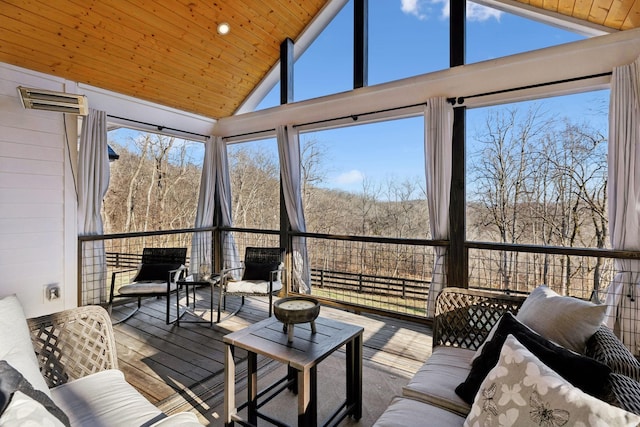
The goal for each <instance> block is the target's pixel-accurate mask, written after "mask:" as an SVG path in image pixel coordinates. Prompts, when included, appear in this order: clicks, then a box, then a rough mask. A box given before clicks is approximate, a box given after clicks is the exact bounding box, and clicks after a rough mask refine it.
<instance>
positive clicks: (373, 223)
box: [300, 117, 429, 238]
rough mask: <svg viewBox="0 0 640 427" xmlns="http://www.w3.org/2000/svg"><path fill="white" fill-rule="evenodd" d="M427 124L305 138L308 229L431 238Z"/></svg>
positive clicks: (399, 123) (410, 122)
mask: <svg viewBox="0 0 640 427" xmlns="http://www.w3.org/2000/svg"><path fill="white" fill-rule="evenodd" d="M423 122H424V120H423V118H422V117H416V118H410V119H402V120H393V121H387V122H382V123H375V124H365V125H359V126H351V127H346V128H340V129H331V130H323V131H317V132H310V133H306V134H302V135H301V138H300V140H301V147H302V148H301V149H302V153H303V156H302V157H303V174H304V176H303V181H304V184H303V202H304V209H305V218H306V221H307V230H308V231H310V232H318V233H334V234H345V235H362V236H385V237H405V238H424V237H427V236H428V235H429V232H428V228H429V225H428V224H429V223H428V218H427V207H426V198H425V194H424V188H425V172H424V142H423V141H424V125H423Z"/></svg>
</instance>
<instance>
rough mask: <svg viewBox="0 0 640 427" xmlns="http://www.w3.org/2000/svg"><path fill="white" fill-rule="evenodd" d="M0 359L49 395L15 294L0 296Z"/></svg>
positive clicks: (25, 319)
mask: <svg viewBox="0 0 640 427" xmlns="http://www.w3.org/2000/svg"><path fill="white" fill-rule="evenodd" d="M0 360H6V361H7V362H8V363H9V364H10V365H11V366H13V367H14V368H15V369H16V370H17V371H18V372H20V373H21V374H22V375H23V376H24V377H25V379H26V380H27V381H29V383H30V384H31V385H32V386H33V388H35V389H36V390H40V391H42V392H44V393H45V394H46V395H47V396H49V397H51V392H50V391H49V388H48V387H47V383H46V382H45V380H44V378H43V377H42V374H40V365H39V364H38V359H37V358H36V353H35V351H34V349H33V344H32V343H31V333H30V332H29V327H28V325H27V318H26V316H25V314H24V310H23V309H22V305H21V304H20V301H18V298H17V297H16V296H15V295H9V296H6V297H3V298H0Z"/></svg>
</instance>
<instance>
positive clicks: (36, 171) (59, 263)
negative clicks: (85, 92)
mask: <svg viewBox="0 0 640 427" xmlns="http://www.w3.org/2000/svg"><path fill="white" fill-rule="evenodd" d="M19 85H22V86H28V87H36V88H41V89H49V90H55V91H65V89H67V90H68V86H69V85H68V84H65V81H64V80H61V79H57V78H53V77H49V76H46V75H43V74H38V73H32V72H25V71H24V70H20V69H17V68H15V67H10V66H4V65H2V64H0V271H1V272H2V274H1V277H2V279H1V280H0V295H7V294H13V293H15V294H17V296H18V298H19V299H20V301H21V302H22V304H23V305H24V307H25V311H26V312H27V316H34V315H40V314H45V313H49V312H53V311H57V310H61V309H63V308H66V307H72V306H74V305H75V304H76V268H75V255H74V254H75V252H76V249H75V246H76V240H77V239H76V203H75V200H76V196H75V189H74V184H73V177H72V174H71V172H70V168H69V160H68V159H69V156H68V154H67V152H66V148H65V147H66V138H67V137H66V135H65V131H64V120H63V115H62V114H60V113H54V112H47V111H36V110H25V109H24V108H22V105H21V103H20V98H19V97H18V92H17V89H16V88H17V86H19ZM68 91H70V90H68ZM67 119H68V120H69V121H70V123H69V129H70V130H71V131H72V133H71V134H69V135H68V137H69V141H70V142H71V144H72V146H73V147H75V143H74V142H75V141H76V138H77V134H76V133H75V132H76V128H77V126H76V125H75V123H76V121H75V117H74V116H68V117H67ZM74 151H75V150H74ZM54 283H55V284H59V285H60V286H61V290H62V294H61V295H62V298H60V299H58V300H55V301H53V302H50V301H48V300H47V301H46V302H45V299H44V291H43V287H44V286H46V285H48V284H54Z"/></svg>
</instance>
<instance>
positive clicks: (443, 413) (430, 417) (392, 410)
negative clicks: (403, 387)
mask: <svg viewBox="0 0 640 427" xmlns="http://www.w3.org/2000/svg"><path fill="white" fill-rule="evenodd" d="M463 422H464V417H463V416H461V415H458V414H454V413H453V412H451V411H447V410H446V409H443V408H439V407H437V406H434V405H431V404H428V403H424V402H421V401H418V400H414V399H409V398H406V397H395V398H394V399H393V400H392V401H391V404H390V405H389V407H387V409H386V410H385V411H384V412H383V413H382V415H381V416H380V418H378V420H377V421H376V422H375V424H374V427H407V426H425V425H430V426H448V427H455V426H462V423H463Z"/></svg>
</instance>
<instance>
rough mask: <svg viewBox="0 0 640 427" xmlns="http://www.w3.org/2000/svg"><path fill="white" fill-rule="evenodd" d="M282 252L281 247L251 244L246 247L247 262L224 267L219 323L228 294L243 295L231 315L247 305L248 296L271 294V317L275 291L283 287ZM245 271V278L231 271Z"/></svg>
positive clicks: (219, 301)
mask: <svg viewBox="0 0 640 427" xmlns="http://www.w3.org/2000/svg"><path fill="white" fill-rule="evenodd" d="M282 255H283V251H282V250H281V249H280V248H256V247H249V248H247V249H246V250H245V254H244V263H243V264H244V265H243V266H242V267H237V268H229V269H225V270H222V271H221V273H220V277H221V282H220V298H218V322H220V313H221V306H222V308H223V309H225V310H226V302H227V301H226V299H227V296H229V295H235V296H240V297H242V301H241V303H240V306H239V307H238V309H237V310H236V311H234V312H233V313H231V314H229V316H227V317H230V316H233V315H235V314H237V313H238V312H239V311H240V309H241V308H242V306H243V305H244V297H245V296H268V297H269V317H271V314H272V310H273V294H274V293H276V292H279V291H280V289H282V272H283V268H284V264H283V262H282V258H283V257H282ZM234 270H242V278H241V279H240V280H235V279H234V278H233V275H232V272H233V271H234Z"/></svg>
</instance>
